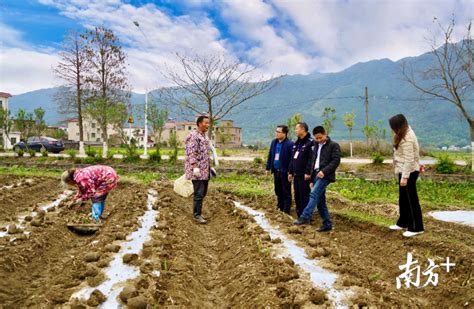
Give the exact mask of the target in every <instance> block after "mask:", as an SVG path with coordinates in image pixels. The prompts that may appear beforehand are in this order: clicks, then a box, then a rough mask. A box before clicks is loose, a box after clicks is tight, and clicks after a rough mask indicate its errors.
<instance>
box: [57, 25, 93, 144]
mask: <svg viewBox="0 0 474 309" xmlns="http://www.w3.org/2000/svg"><path fill="white" fill-rule="evenodd" d="M86 44H87V40H86V37H85V34H81V33H78V32H70V33H69V34H68V35H67V36H66V37H65V38H64V41H63V44H62V51H61V52H60V53H59V55H60V58H61V60H60V61H59V63H58V64H57V65H56V66H55V67H54V68H53V70H54V73H55V75H56V76H57V77H58V78H60V79H61V80H62V81H63V82H64V84H63V86H62V87H60V90H59V91H58V92H57V93H56V94H55V101H56V102H57V103H58V105H59V111H60V112H61V113H63V114H74V115H75V116H76V117H77V119H78V122H79V141H81V142H82V141H84V126H83V117H84V105H85V95H86V89H85V87H86V81H85V76H86V73H87V72H88V71H89V70H90V63H89V61H88V60H87V57H86V48H85V47H86Z"/></svg>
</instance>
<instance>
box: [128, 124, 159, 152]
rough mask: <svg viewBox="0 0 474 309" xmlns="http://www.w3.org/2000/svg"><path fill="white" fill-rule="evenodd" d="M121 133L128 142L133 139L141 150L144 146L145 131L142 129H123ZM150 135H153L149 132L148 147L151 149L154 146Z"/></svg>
mask: <svg viewBox="0 0 474 309" xmlns="http://www.w3.org/2000/svg"><path fill="white" fill-rule="evenodd" d="M123 131H124V133H125V136H127V139H128V140H129V139H130V138H133V139H134V140H135V141H136V143H137V146H138V147H140V148H143V147H144V146H145V142H144V141H145V129H144V128H143V127H125V128H124V129H123ZM152 135H153V133H152V132H150V131H149V132H148V147H153V146H154V144H155V143H154V141H153V138H152V137H153V136H152Z"/></svg>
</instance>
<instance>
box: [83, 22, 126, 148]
mask: <svg viewBox="0 0 474 309" xmlns="http://www.w3.org/2000/svg"><path fill="white" fill-rule="evenodd" d="M86 56H87V61H89V63H90V65H91V69H90V70H89V71H88V72H87V75H86V83H87V86H88V89H89V91H90V96H89V98H88V104H92V103H95V104H92V105H91V106H90V107H88V112H89V113H91V114H93V115H95V116H97V117H100V127H101V131H102V137H103V140H104V152H103V153H104V156H106V155H107V150H106V149H107V145H108V142H109V138H108V134H107V125H108V124H110V123H112V122H111V121H110V120H109V119H108V113H107V112H106V113H102V114H101V115H100V116H99V113H100V112H101V111H108V110H109V109H110V110H111V112H112V113H113V112H115V111H114V106H115V105H117V104H122V103H124V104H127V103H128V101H129V99H130V86H129V84H128V79H127V73H126V66H127V63H126V54H125V53H124V52H123V50H122V47H121V45H120V42H119V39H118V38H117V36H115V34H114V33H113V32H112V30H110V29H106V28H104V27H96V28H94V29H93V30H90V31H88V32H87V44H86ZM95 107H96V108H97V109H96V110H94V108H95ZM96 119H97V118H96Z"/></svg>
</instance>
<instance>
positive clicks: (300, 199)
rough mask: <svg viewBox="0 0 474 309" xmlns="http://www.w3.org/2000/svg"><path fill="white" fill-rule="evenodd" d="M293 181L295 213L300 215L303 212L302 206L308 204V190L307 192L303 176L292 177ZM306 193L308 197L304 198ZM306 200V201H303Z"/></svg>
mask: <svg viewBox="0 0 474 309" xmlns="http://www.w3.org/2000/svg"><path fill="white" fill-rule="evenodd" d="M294 182H295V204H296V214H297V215H298V217H299V216H301V214H302V213H303V210H304V208H305V207H306V205H307V204H308V200H309V192H307V190H306V188H305V185H306V182H305V180H304V177H303V176H298V177H295V178H294ZM306 193H307V194H308V197H307V198H305V196H306ZM305 201H306V203H305Z"/></svg>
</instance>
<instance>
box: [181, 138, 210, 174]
mask: <svg viewBox="0 0 474 309" xmlns="http://www.w3.org/2000/svg"><path fill="white" fill-rule="evenodd" d="M210 145H211V144H210V142H209V139H208V137H207V136H206V135H205V134H203V133H201V132H199V131H198V130H196V129H194V130H193V131H192V132H191V133H189V135H188V136H187V137H186V142H185V147H186V160H185V162H184V169H185V172H186V179H188V180H208V179H209V174H210V169H211V157H210V154H209V152H210V151H211V146H210ZM195 167H197V168H199V169H200V171H201V175H200V176H199V177H196V176H194V175H193V169H194V168H195Z"/></svg>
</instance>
